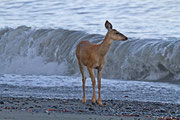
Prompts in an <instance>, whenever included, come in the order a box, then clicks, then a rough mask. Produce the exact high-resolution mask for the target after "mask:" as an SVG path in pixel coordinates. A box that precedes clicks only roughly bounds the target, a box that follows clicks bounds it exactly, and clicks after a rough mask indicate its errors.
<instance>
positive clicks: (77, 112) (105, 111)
mask: <svg viewBox="0 0 180 120" xmlns="http://www.w3.org/2000/svg"><path fill="white" fill-rule="evenodd" d="M102 102H103V104H104V105H103V106H102V107H99V106H98V105H97V104H92V103H91V100H87V103H85V104H83V103H82V102H81V100H80V99H45V98H33V97H29V98H15V97H0V119H2V120H4V119H8V120H21V119H22V120H24V118H26V120H31V119H33V120H36V119H37V120H49V119H53V120H61V119H62V120H79V119H83V120H95V119H96V120H116V119H117V120H118V119H119V120H121V119H122V120H129V119H134V120H135V119H136V120H156V119H159V118H161V117H166V118H167V117H168V118H176V119H179V118H180V104H168V103H159V102H138V101H121V100H104V101H102Z"/></svg>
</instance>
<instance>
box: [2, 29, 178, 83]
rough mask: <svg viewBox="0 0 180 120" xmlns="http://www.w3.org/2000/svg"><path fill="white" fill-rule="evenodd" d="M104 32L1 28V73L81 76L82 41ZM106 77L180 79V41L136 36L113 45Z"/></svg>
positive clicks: (93, 39) (98, 38)
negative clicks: (78, 49)
mask: <svg viewBox="0 0 180 120" xmlns="http://www.w3.org/2000/svg"><path fill="white" fill-rule="evenodd" d="M103 39H104V36H103V35H99V34H88V33H86V32H82V31H72V30H65V29H61V28H59V29H34V28H31V27H26V26H20V27H17V28H15V29H14V28H9V27H7V28H1V29H0V73H1V74H22V75H26V74H32V75H40V74H43V75H80V72H79V68H78V64H77V59H76V56H75V49H76V45H77V44H78V43H79V41H81V40H89V41H91V42H93V43H100V42H101V41H102V40H103ZM103 77H104V78H115V79H125V80H167V81H179V80H180V40H178V39H173V40H161V39H135V38H134V39H133V38H130V39H129V40H128V41H125V42H119V41H116V42H114V43H113V44H112V46H111V48H110V50H109V52H108V54H107V56H106V64H105V67H104V69H103Z"/></svg>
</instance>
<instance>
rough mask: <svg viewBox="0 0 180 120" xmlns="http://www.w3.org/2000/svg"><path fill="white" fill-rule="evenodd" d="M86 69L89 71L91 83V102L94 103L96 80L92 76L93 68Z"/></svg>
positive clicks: (95, 99)
mask: <svg viewBox="0 0 180 120" xmlns="http://www.w3.org/2000/svg"><path fill="white" fill-rule="evenodd" d="M87 69H88V71H89V75H90V77H91V81H92V85H93V97H92V103H96V101H97V97H96V93H95V86H96V80H95V77H94V73H93V68H90V67H87Z"/></svg>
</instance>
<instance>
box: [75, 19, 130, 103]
mask: <svg viewBox="0 0 180 120" xmlns="http://www.w3.org/2000/svg"><path fill="white" fill-rule="evenodd" d="M105 28H106V29H107V33H106V35H105V38H104V40H103V41H102V42H101V43H100V44H94V43H91V42H89V41H80V42H79V43H78V44H77V46H76V57H77V60H78V64H79V69H80V73H81V75H82V87H83V100H82V102H83V103H86V94H85V82H86V76H85V74H84V67H87V70H88V72H89V75H90V78H91V82H92V86H93V96H92V103H93V104H95V103H96V102H97V103H98V105H99V106H102V105H103V104H102V101H101V77H102V69H103V67H104V65H105V57H106V54H107V52H108V50H109V48H110V46H111V44H112V42H113V41H114V40H118V41H126V40H127V39H128V38H127V37H126V36H125V35H123V34H122V33H120V32H118V31H117V30H116V29H113V26H112V24H111V23H110V22H109V21H108V20H106V22H105ZM94 69H97V81H98V101H97V97H96V93H95V86H96V80H95V76H94Z"/></svg>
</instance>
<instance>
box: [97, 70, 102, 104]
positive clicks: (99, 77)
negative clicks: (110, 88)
mask: <svg viewBox="0 0 180 120" xmlns="http://www.w3.org/2000/svg"><path fill="white" fill-rule="evenodd" d="M101 76H102V70H98V75H97V78H98V94H99V98H98V104H99V106H102V105H103V104H102V101H101Z"/></svg>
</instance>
